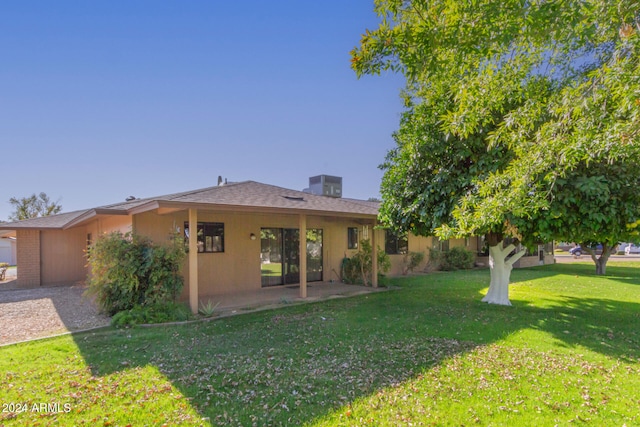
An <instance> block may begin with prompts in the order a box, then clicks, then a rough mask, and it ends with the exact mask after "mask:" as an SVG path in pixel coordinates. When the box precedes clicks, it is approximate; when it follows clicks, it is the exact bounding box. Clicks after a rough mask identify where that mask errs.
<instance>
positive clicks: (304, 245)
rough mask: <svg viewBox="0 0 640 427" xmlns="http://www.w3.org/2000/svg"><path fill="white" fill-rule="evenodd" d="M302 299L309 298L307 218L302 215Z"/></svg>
mask: <svg viewBox="0 0 640 427" xmlns="http://www.w3.org/2000/svg"><path fill="white" fill-rule="evenodd" d="M299 221H300V222H299V228H300V249H299V252H300V259H299V261H300V298H306V297H307V216H306V215H304V214H300V217H299Z"/></svg>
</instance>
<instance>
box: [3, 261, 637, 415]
mask: <svg viewBox="0 0 640 427" xmlns="http://www.w3.org/2000/svg"><path fill="white" fill-rule="evenodd" d="M594 270H595V269H594V267H593V265H587V264H573V265H572V264H558V265H554V266H545V267H537V268H532V269H520V270H514V271H513V275H512V280H513V282H514V283H513V285H512V287H511V300H512V302H513V304H514V306H513V307H499V306H491V305H487V304H484V303H481V302H480V298H481V296H482V294H483V293H484V292H485V291H486V285H487V283H488V277H489V273H488V271H487V270H481V271H471V272H455V273H434V274H431V275H428V276H418V277H411V278H399V279H394V280H392V281H391V283H392V284H394V285H397V286H400V287H402V289H401V290H398V291H391V292H385V293H378V294H374V295H367V296H361V297H354V298H348V299H339V300H330V301H327V302H322V303H316V304H309V305H303V306H291V307H287V308H284V309H280V310H275V311H264V312H259V313H254V314H244V315H241V316H237V317H232V318H226V319H220V320H217V321H212V322H203V323H196V324H188V325H184V326H167V327H155V328H136V329H128V330H113V329H107V330H101V331H99V332H95V333H86V334H77V335H73V336H65V337H59V338H53V339H48V340H40V341H36V342H32V343H26V344H18V345H12V346H8V347H3V348H0V390H1V391H0V403H1V404H2V405H3V408H2V409H3V410H5V409H7V408H8V407H9V406H10V405H11V404H20V405H22V404H24V406H25V407H26V408H27V411H26V412H21V413H17V414H15V413H10V412H6V410H5V411H4V412H2V413H0V425H2V424H5V425H11V424H12V423H15V424H16V425H123V426H124V425H128V424H131V425H134V426H137V425H162V424H163V423H166V424H167V425H243V426H247V425H248V426H250V425H259V426H262V425H312V426H334V425H367V424H370V425H376V426H381V425H390V426H395V425H494V426H500V425H505V426H513V425H525V426H526V425H536V426H547V425H549V426H553V425H569V424H574V423H575V424H577V425H581V424H585V423H588V424H590V425H598V426H599V425H620V426H622V425H625V424H626V425H627V426H631V425H640V263H636V264H633V263H628V262H626V263H620V264H617V265H616V264H611V265H610V266H609V268H608V273H609V275H608V276H607V277H606V278H601V277H595V276H594V275H593V272H594ZM41 404H45V405H46V404H48V405H50V406H49V408H44V407H40V406H39V405H41ZM56 404H57V405H58V408H59V412H55V411H53V412H51V411H52V410H54V409H56V407H55V405H56ZM65 404H66V406H65ZM34 405H35V406H34ZM13 407H14V408H15V405H14V406H13ZM34 409H44V410H41V411H36V410H34ZM65 410H69V412H65Z"/></svg>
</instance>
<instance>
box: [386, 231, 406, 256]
mask: <svg viewBox="0 0 640 427" xmlns="http://www.w3.org/2000/svg"><path fill="white" fill-rule="evenodd" d="M384 251H385V252H386V253H387V254H389V255H404V254H406V253H407V252H408V251H409V242H408V240H407V235H406V234H396V233H394V232H393V231H390V230H385V238H384Z"/></svg>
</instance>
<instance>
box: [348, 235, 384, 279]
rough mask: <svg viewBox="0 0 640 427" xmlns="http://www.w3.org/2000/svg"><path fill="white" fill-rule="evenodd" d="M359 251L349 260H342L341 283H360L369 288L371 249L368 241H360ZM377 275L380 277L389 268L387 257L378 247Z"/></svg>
mask: <svg viewBox="0 0 640 427" xmlns="http://www.w3.org/2000/svg"><path fill="white" fill-rule="evenodd" d="M359 248H360V249H358V252H356V254H355V255H354V256H353V257H351V258H346V257H345V258H344V259H343V260H342V281H343V282H345V283H352V284H353V283H360V284H363V285H365V286H369V283H370V281H371V273H372V267H373V265H372V262H371V259H372V256H373V248H372V246H371V243H370V242H369V240H362V241H360V246H359ZM377 262H378V275H382V274H384V273H386V272H387V271H389V268H391V260H390V259H389V255H387V253H386V252H385V251H383V250H382V249H380V247H378V259H377Z"/></svg>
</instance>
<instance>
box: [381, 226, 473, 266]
mask: <svg viewBox="0 0 640 427" xmlns="http://www.w3.org/2000/svg"><path fill="white" fill-rule="evenodd" d="M477 242H478V239H477V238H475V237H473V238H467V239H450V240H449V249H452V248H457V247H460V248H465V249H466V250H468V251H471V252H473V253H474V254H475V253H477V250H478V249H477V246H478V244H477ZM408 243H409V252H422V253H424V260H423V261H422V263H421V264H420V265H419V266H418V267H417V268H416V269H415V270H414V271H415V272H420V271H424V270H425V268H426V267H427V264H428V262H429V251H431V249H432V248H434V247H436V246H437V245H438V240H437V239H435V238H434V237H422V236H414V235H412V234H410V235H409V237H408ZM380 247H381V248H384V232H383V233H382V237H381V242H380ZM389 258H390V260H391V269H390V270H389V272H388V273H387V274H388V275H389V276H400V275H402V272H403V270H404V269H405V266H406V264H407V259H406V257H405V255H389Z"/></svg>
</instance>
